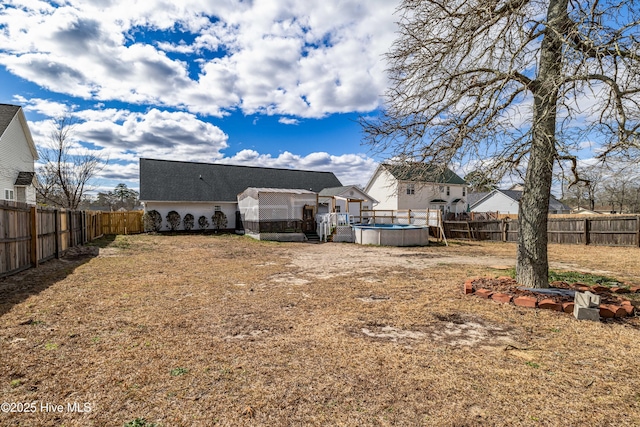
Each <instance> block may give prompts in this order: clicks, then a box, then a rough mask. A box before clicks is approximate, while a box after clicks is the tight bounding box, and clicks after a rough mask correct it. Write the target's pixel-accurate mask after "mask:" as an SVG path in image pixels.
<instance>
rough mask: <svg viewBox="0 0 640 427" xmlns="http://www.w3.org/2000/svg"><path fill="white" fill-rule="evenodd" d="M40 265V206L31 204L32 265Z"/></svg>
mask: <svg viewBox="0 0 640 427" xmlns="http://www.w3.org/2000/svg"><path fill="white" fill-rule="evenodd" d="M38 265H39V260H38V208H36V207H35V206H31V266H32V267H34V268H36V267H38Z"/></svg>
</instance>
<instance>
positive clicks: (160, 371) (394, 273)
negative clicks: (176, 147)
mask: <svg viewBox="0 0 640 427" xmlns="http://www.w3.org/2000/svg"><path fill="white" fill-rule="evenodd" d="M102 246H103V247H101V249H100V255H99V256H97V257H88V258H87V257H85V258H83V257H82V256H80V257H76V258H75V259H71V260H61V261H51V262H49V263H46V264H45V265H43V266H42V268H41V269H38V270H31V271H28V272H25V273H22V274H20V275H16V276H13V277H10V278H6V279H2V280H0V296H1V297H2V299H1V300H0V304H1V305H0V345H1V347H0V360H1V361H2V363H1V364H0V393H1V394H2V399H1V400H2V401H3V402H37V412H36V413H29V414H25V413H13V414H7V413H0V425H29V426H32V425H38V426H60V425H64V426H122V425H123V424H124V423H126V422H129V421H132V420H134V419H135V418H145V419H146V420H147V421H149V422H153V423H157V425H161V426H165V427H167V426H192V425H194V426H200V425H202V426H208V425H269V426H278V425H402V426H408V425H438V426H473V425H514V426H520V425H522V426H530V425H545V426H549V425H551V426H555V425H562V426H564V425H576V426H577V425H598V426H604V425H616V426H618V425H629V426H631V425H640V388H639V386H640V374H639V373H638V370H637V366H636V364H637V360H638V354H640V331H639V329H638V328H637V327H635V326H634V324H633V323H631V324H630V323H593V322H586V321H584V322H578V321H576V320H574V319H573V318H572V317H571V316H570V315H565V314H561V313H556V312H550V311H546V310H545V311H539V310H528V309H521V308H517V307H515V306H506V305H501V304H496V303H493V302H487V301H484V300H480V299H478V298H475V297H470V296H463V295H462V293H461V285H462V283H463V282H464V280H465V278H467V277H469V276H477V275H496V276H499V275H501V272H500V271H497V270H493V269H491V268H489V266H491V265H496V264H498V265H502V264H505V263H508V264H511V265H513V263H514V261H513V260H514V258H515V246H514V245H513V244H501V243H463V242H453V244H452V245H451V246H449V247H436V246H432V247H426V248H407V249H403V248H382V247H370V246H357V245H351V244H331V243H330V244H323V245H308V244H294V243H291V244H289V243H286V244H285V243H272V242H258V241H253V240H251V239H249V238H243V237H237V236H184V235H181V236H153V235H140V236H126V237H125V236H118V237H117V238H115V240H112V241H104V242H102ZM639 255H640V251H639V250H638V249H634V248H603V247H572V246H551V247H550V259H551V261H552V262H553V263H555V265H556V266H557V267H565V268H575V269H582V270H583V271H589V270H598V271H607V272H609V275H611V276H613V277H618V278H621V279H625V280H629V281H635V282H636V283H637V282H638V281H639V280H640V267H639V266H638V262H637V260H638V258H639ZM178 368H181V369H178ZM72 402H79V403H80V404H83V403H84V402H88V403H89V404H90V406H91V411H90V412H88V413H82V414H79V413H70V412H68V411H67V410H66V409H67V408H66V405H67V403H72ZM45 403H53V404H60V405H64V406H65V408H64V409H65V412H63V413H51V412H44V411H41V410H40V405H41V404H45Z"/></svg>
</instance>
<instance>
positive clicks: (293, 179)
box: [140, 159, 342, 230]
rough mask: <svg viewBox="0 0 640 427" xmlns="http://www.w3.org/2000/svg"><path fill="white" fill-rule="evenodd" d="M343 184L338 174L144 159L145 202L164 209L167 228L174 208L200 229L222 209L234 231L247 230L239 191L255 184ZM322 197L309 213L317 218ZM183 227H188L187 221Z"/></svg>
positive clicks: (299, 186)
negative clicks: (201, 221)
mask: <svg viewBox="0 0 640 427" xmlns="http://www.w3.org/2000/svg"><path fill="white" fill-rule="evenodd" d="M339 186H342V184H341V183H340V181H339V180H338V178H336V176H335V175H334V174H333V173H332V172H316V171H301V170H294V169H276V168H261V167H254V166H236V165H225V164H212V163H195V162H179V161H171V160H154V159H140V201H141V203H142V205H143V207H144V210H145V211H147V212H148V211H151V210H156V211H158V212H159V213H160V215H161V216H162V219H163V229H165V230H166V229H168V226H167V225H166V224H167V223H166V221H165V219H166V216H167V214H168V213H169V212H170V211H176V212H178V213H179V214H180V216H181V218H184V216H185V215H186V214H191V215H193V216H194V219H195V222H196V224H195V227H194V229H198V228H199V227H198V223H197V221H198V218H199V217H200V216H205V217H206V218H208V221H209V223H211V217H212V216H213V214H214V212H216V211H221V212H223V213H224V214H225V216H226V217H227V228H228V229H230V230H234V229H235V230H243V225H242V216H241V212H240V209H239V207H238V195H239V194H241V193H243V192H244V191H245V190H247V189H248V188H251V187H256V188H262V189H264V188H271V189H298V190H308V191H311V192H313V193H319V192H320V191H321V190H322V189H324V188H329V187H339ZM316 197H317V196H316V195H315V194H314V203H313V209H312V210H310V211H307V212H306V213H304V214H305V215H306V216H307V217H310V218H311V219H312V220H313V218H315V215H316V213H317V200H316ZM302 209H303V208H300V214H301V215H302V214H303V211H302ZM281 219H283V220H285V219H287V218H281ZM178 229H179V230H181V229H183V224H181V225H180V227H179V228H178ZM313 229H314V230H315V225H314V227H313Z"/></svg>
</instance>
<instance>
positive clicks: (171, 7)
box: [0, 0, 397, 190]
mask: <svg viewBox="0 0 640 427" xmlns="http://www.w3.org/2000/svg"><path fill="white" fill-rule="evenodd" d="M396 7H397V2H396V1H391V0H367V1H366V2H364V1H361V0H323V1H322V2H309V1H307V0H286V1H283V0H255V1H247V0H217V1H208V2H201V1H199V0H185V1H181V2H174V1H170V0H147V1H144V2H142V1H141V2H131V1H130V0H66V1H62V2H47V1H35V0H8V1H4V2H3V3H2V5H0V82H1V84H0V102H2V103H10V104H16V105H21V106H22V107H23V108H24V110H25V113H26V116H27V119H28V120H29V126H30V129H31V132H32V133H33V136H34V139H35V140H36V143H37V144H38V143H39V144H42V143H45V142H46V141H47V138H48V137H47V135H48V134H49V132H50V129H51V119H52V118H54V117H57V116H60V115H64V114H69V115H73V116H74V117H76V118H77V120H78V121H79V124H78V125H77V126H76V128H75V137H76V138H77V140H78V144H80V145H79V146H78V147H79V149H80V147H82V146H84V147H89V148H91V149H95V150H96V151H98V152H100V153H102V154H103V155H104V156H108V158H109V163H108V165H107V166H106V167H105V168H104V169H103V171H102V172H101V173H100V176H99V177H98V180H97V182H96V183H97V190H106V189H111V188H113V187H114V186H115V185H116V184H118V183H120V182H124V183H126V184H127V185H128V186H129V187H131V188H138V158H140V157H148V158H158V159H175V160H188V161H199V162H225V163H234V164H245V165H257V166H268V167H284V168H300V169H311V170H325V171H333V172H334V173H335V174H336V175H337V176H338V177H339V178H340V180H341V181H342V182H343V183H344V184H366V181H367V180H368V178H369V177H370V175H371V174H372V173H373V171H374V169H375V167H376V166H377V162H378V161H380V160H382V159H379V158H375V157H373V155H372V154H371V152H370V151H369V147H366V146H362V145H361V131H360V127H359V125H358V123H357V122H356V119H357V118H358V116H360V115H367V114H370V113H375V111H376V109H377V108H378V107H379V106H380V105H381V95H382V94H383V93H384V90H385V88H386V86H387V80H386V75H385V72H384V69H385V64H384V62H383V57H382V55H383V54H384V53H385V52H386V51H387V50H388V49H389V46H390V45H391V43H392V42H393V39H394V37H395V34H394V31H395V24H394V21H395V19H396V18H395V17H394V14H393V13H394V11H395V8H396Z"/></svg>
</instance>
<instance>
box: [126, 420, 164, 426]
mask: <svg viewBox="0 0 640 427" xmlns="http://www.w3.org/2000/svg"><path fill="white" fill-rule="evenodd" d="M156 425H157V424H156V423H151V422H149V421H147V420H145V419H144V418H136V419H135V420H131V421H129V422H128V423H125V425H124V427H156Z"/></svg>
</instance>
